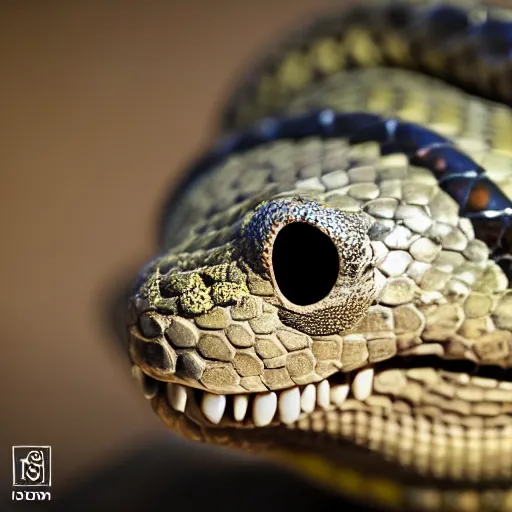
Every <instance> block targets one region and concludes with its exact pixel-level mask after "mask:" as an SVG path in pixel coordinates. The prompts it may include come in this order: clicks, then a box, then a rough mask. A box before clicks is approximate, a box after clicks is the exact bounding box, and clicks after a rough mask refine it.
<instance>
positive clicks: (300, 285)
mask: <svg viewBox="0 0 512 512" xmlns="http://www.w3.org/2000/svg"><path fill="white" fill-rule="evenodd" d="M272 265H273V269H274V276H275V279H276V283H277V286H278V287H279V290H280V291H281V293H282V294H283V295H284V297H285V298H286V299H287V300H289V301H290V302H292V303H293V304H296V305H298V306H307V305H310V304H315V303H316V302H318V301H320V300H322V299H323V298H325V297H326V296H327V295H329V293H330V291H331V290H332V288H333V286H334V284H335V283H336V280H337V279H338V274H339V271H340V261H339V256H338V250H337V249H336V246H335V245H334V243H333V241H332V240H331V239H330V238H329V237H328V236H327V235H326V234H325V233H323V232H322V231H320V230H319V229H318V228H316V227H315V226H312V225H311V224H307V223H305V222H292V223H290V224H287V225H286V226H285V227H284V228H282V229H281V230H280V231H279V233H278V234H277V236H276V239H275V240H274V245H273V248H272Z"/></svg>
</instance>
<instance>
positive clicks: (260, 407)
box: [252, 392, 277, 427]
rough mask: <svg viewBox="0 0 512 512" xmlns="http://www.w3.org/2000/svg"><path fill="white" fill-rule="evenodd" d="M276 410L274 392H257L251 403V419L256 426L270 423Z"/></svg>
mask: <svg viewBox="0 0 512 512" xmlns="http://www.w3.org/2000/svg"><path fill="white" fill-rule="evenodd" d="M276 410H277V395H276V394H275V393H274V392H270V393H264V394H263V393H262V394H258V395H256V396H255V397H254V402H253V404H252V419H253V421H254V424H255V425H256V426H257V427H265V426H267V425H269V424H270V422H271V421H272V419H273V418H274V414H275V413H276Z"/></svg>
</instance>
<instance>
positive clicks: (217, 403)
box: [201, 393, 226, 424]
mask: <svg viewBox="0 0 512 512" xmlns="http://www.w3.org/2000/svg"><path fill="white" fill-rule="evenodd" d="M201 410H202V411H203V414H204V415H205V416H206V418H208V419H209V420H210V421H211V422H212V423H215V424H217V423H219V422H220V420H221V419H222V416H223V414H224V411H225V410H226V395H212V394H211V393H204V395H203V400H202V401H201Z"/></svg>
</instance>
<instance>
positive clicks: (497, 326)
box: [127, 3, 512, 510]
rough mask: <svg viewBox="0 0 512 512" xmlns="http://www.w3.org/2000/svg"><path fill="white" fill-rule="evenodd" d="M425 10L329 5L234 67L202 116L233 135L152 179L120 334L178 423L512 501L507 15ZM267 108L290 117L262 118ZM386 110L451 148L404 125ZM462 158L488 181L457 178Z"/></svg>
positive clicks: (362, 488)
mask: <svg viewBox="0 0 512 512" xmlns="http://www.w3.org/2000/svg"><path fill="white" fill-rule="evenodd" d="M365 5H366V3H365ZM432 12H433V11H432V10H429V8H428V7H426V6H422V5H420V6H414V7H413V6H412V5H401V6H399V7H396V5H395V7H393V8H392V7H390V6H389V5H388V4H385V5H384V4H383V5H381V4H377V5H374V6H373V5H372V6H366V7H364V8H359V9H358V8H356V9H354V10H352V11H347V12H345V13H341V14H336V15H335V16H332V15H331V16H330V17H329V18H327V19H326V21H325V20H324V21H322V22H317V23H314V24H312V25H310V26H309V28H307V29H306V30H304V31H302V32H300V33H299V34H297V35H295V36H294V37H291V38H289V40H287V41H285V42H284V43H283V44H282V45H281V46H280V47H278V48H277V50H274V51H273V54H272V55H271V56H270V57H269V58H268V59H267V60H265V61H263V62H262V64H261V65H260V66H259V67H258V68H257V69H255V70H254V71H253V73H251V74H250V76H249V78H248V79H247V81H246V83H244V84H242V85H241V87H240V90H239V91H238V92H237V94H235V95H234V97H233V100H232V102H231V104H230V105H229V108H228V109H227V112H226V116H225V128H226V129H232V128H237V129H247V130H248V132H247V133H250V134H251V137H250V138H248V137H247V136H245V138H244V136H242V137H241V138H240V137H239V138H238V139H237V138H236V136H235V137H234V138H231V139H227V141H226V142H224V144H223V145H222V144H221V146H220V149H217V150H216V152H215V151H214V153H213V156H214V157H215V158H216V159H215V161H212V160H210V164H209V165H207V164H205V163H204V162H203V163H202V164H200V165H198V166H196V168H195V170H192V171H191V174H190V178H189V180H188V181H187V182H186V183H185V184H184V185H183V186H182V187H181V188H180V189H179V190H178V192H177V193H176V194H175V196H174V197H173V198H172V199H171V200H169V206H168V209H167V213H166V216H165V219H164V223H163V226H162V246H161V251H160V255H159V256H158V257H157V258H155V259H154V260H153V261H151V262H150V263H149V264H148V265H147V266H146V267H145V268H144V269H143V271H141V273H140V275H139V278H138V281H137V285H136V286H135V289H134V292H133V296H132V299H131V301H130V308H129V315H128V321H127V323H128V329H129V340H130V342H129V350H130V357H131V359H132V361H133V363H134V375H135V376H137V377H138V378H139V379H140V381H141V383H142V385H143V389H144V393H145V395H146V396H147V397H148V398H149V399H151V402H152V405H153V408H154V409H155V411H156V412H157V414H158V415H159V416H160V417H161V418H162V420H163V421H164V422H165V423H166V424H167V425H168V426H169V427H170V428H172V429H173V430H176V431H178V432H180V433H181V434H183V435H184V436H186V437H189V438H191V439H195V440H200V441H206V442H213V443H218V444H224V445H228V446H233V447H237V448H242V449H247V450H255V451H261V450H266V451H268V453H269V454H272V455H274V456H276V457H278V458H279V459H282V460H284V461H287V462H291V463H292V464H293V465H294V467H297V468H300V469H301V470H303V471H304V472H305V473H306V474H309V475H310V476H312V477H313V478H316V479H319V480H320V481H322V482H323V483H325V484H327V485H329V486H331V487H335V488H336V489H339V490H340V491H341V492H342V493H346V494H350V495H352V496H354V497H356V498H360V499H365V500H369V501H371V502H373V503H374V504H379V505H381V506H382V507H390V508H395V509H405V510H416V509H418V510H512V485H511V481H512V480H511V479H512V369H510V368H511V361H512V290H511V288H510V282H509V279H510V275H511V274H512V271H511V263H510V257H511V256H510V252H511V249H512V242H511V240H512V234H511V232H512V228H510V227H509V226H508V225H507V224H506V222H507V220H506V219H507V218H509V217H510V215H511V211H510V205H512V203H510V198H512V142H511V140H512V111H511V109H510V108H509V107H508V106H507V105H508V104H510V103H511V102H512V87H510V83H511V81H510V80H511V77H512V61H511V60H510V59H511V58H510V55H512V52H511V50H512V42H510V40H508V42H507V41H506V40H505V39H506V38H504V37H501V36H499V35H500V34H501V33H502V32H503V31H504V30H505V29H507V30H508V34H511V33H512V25H506V24H505V23H504V22H503V24H502V25H499V26H496V25H491V24H490V22H487V24H485V23H484V24H483V25H480V27H484V28H485V27H486V29H484V30H480V32H478V30H477V29H476V28H475V27H477V26H478V24H479V23H482V19H484V18H483V14H485V13H486V12H487V11H485V10H483V9H479V10H475V9H474V10H473V11H468V12H465V11H462V10H458V11H450V12H448V11H444V12H441V13H439V11H438V12H437V14H435V15H433V14H432ZM425 13H427V14H428V15H429V16H430V17H431V18H430V19H431V20H432V19H435V23H434V22H432V21H430V22H429V21H428V19H427V18H425V16H426V14H425ZM454 13H456V15H454ZM495 15H496V16H499V19H502V20H504V19H506V17H507V16H510V15H509V14H508V13H507V12H506V11H499V12H498V11H496V12H495ZM462 18H463V19H465V20H469V21H468V26H463V27H461V23H460V20H461V19H462ZM489 27H490V28H489ZM504 27H505V28H504ZM491 29H492V30H491ZM500 30H501V31H502V32H500ZM505 32H506V30H505ZM475 34H479V35H478V37H477V36H475ZM492 34H494V35H492ZM496 34H498V35H496ZM504 41H505V42H504ZM491 43H492V44H491ZM498 43H500V44H498ZM505 43H506V44H508V47H506V48H505V49H504V48H503V45H504V44H505ZM500 45H501V46H500ZM505 50H506V51H505ZM491 57H492V58H491ZM498 57H499V58H498ZM399 68H402V69H399ZM420 72H421V73H420ZM462 89H465V90H466V91H470V92H471V93H472V95H470V94H468V93H467V92H463V91H462ZM477 94H478V95H479V96H477ZM480 96H481V97H480ZM484 98H485V99H484ZM498 102H500V103H498ZM319 109H320V110H319ZM321 109H328V110H324V111H323V113H319V114H311V116H313V117H311V116H310V117H307V116H308V115H309V114H308V113H311V112H315V111H318V112H322V111H321ZM338 113H340V114H342V113H347V114H350V115H347V116H343V115H338ZM356 113H373V114H379V115H381V116H384V118H385V119H384V120H382V121H378V122H377V125H376V126H378V128H379V129H376V128H374V126H373V125H372V126H371V127H370V128H368V126H366V125H364V127H363V128H361V126H362V125H361V123H363V124H364V123H366V121H365V119H366V118H364V119H363V118H360V117H357V115H358V114H356ZM268 115H273V116H276V119H278V121H276V123H274V124H273V123H269V122H268V121H267V122H264V123H263V124H260V125H259V126H257V127H256V128H247V127H249V126H251V125H252V123H254V122H257V121H258V120H259V119H261V118H263V117H265V116H268ZM290 115H293V116H300V115H304V116H306V117H307V119H306V117H304V118H303V120H302V121H293V123H292V124H290V126H293V127H294V128H293V129H294V130H295V132H294V134H293V136H292V135H290V134H291V133H292V132H290V131H289V132H286V133H287V136H284V135H283V132H284V131H286V130H284V129H283V128H282V126H283V122H284V121H282V119H284V116H290ZM315 116H316V117H315ZM280 119H281V120H280ZM304 119H306V121H304ZM312 119H313V121H312ZM361 119H363V120H362V121H361ZM390 119H391V121H390ZM393 119H396V120H398V124H397V123H396V122H395V121H393ZM318 120H320V121H318ZM356 121H357V123H359V124H358V125H357V126H358V127H356V128H353V129H352V128H350V129H349V128H347V127H348V126H349V125H350V126H352V124H351V123H356ZM313 122H317V123H319V124H318V126H321V127H322V130H323V131H322V130H320V128H319V129H318V130H317V131H315V130H313V131H311V130H310V127H311V126H312V123H313ZM372 122H373V121H372ZM404 122H412V123H416V124H418V125H421V126H422V127H425V129H427V130H431V131H428V132H427V131H423V128H421V129H420V131H419V132H416V131H415V132H414V133H421V134H422V135H421V136H422V137H423V138H424V137H425V136H426V135H425V134H428V136H429V137H430V136H431V135H430V134H432V133H437V134H440V135H442V136H444V137H446V138H448V139H449V140H450V141H451V142H452V143H453V144H454V147H455V150H454V151H451V150H450V151H451V152H450V151H449V152H447V153H436V151H439V144H437V145H436V144H432V143H428V144H424V143H422V144H423V145H419V146H418V145H416V146H415V145H414V144H412V142H411V140H412V139H411V138H407V137H405V138H403V137H402V135H400V134H401V133H405V134H406V135H407V136H409V135H410V134H411V133H413V132H412V131H411V130H412V128H411V127H410V125H406V124H403V123H404ZM301 123H302V124H301ZM308 123H309V124H308ZM357 123H356V124H357ZM374 124H375V123H374ZM286 126H288V125H286ZM298 126H299V127H304V126H307V128H308V130H307V134H306V136H299V135H297V130H298V129H300V130H302V128H297V127H298ZM315 126H317V125H315ZM276 127H277V128H276ZM326 127H327V128H326ZM333 127H338V128H339V127H341V128H339V129H338V128H336V129H335V128H333ZM251 130H252V131H251ZM280 130H281V131H280ZM336 130H338V131H336ZM379 130H380V131H379ZM400 130H403V132H401V131H400ZM292 131H293V130H292ZM320 131H322V133H320ZM278 133H279V134H280V135H276V134H278ZM301 133H302V132H301ZM258 137H259V139H261V140H258V141H256V142H255V141H254V139H258ZM379 137H380V138H379ZM382 137H384V138H382ZM411 137H412V136H411ZM250 140H252V142H250V144H249V143H248V141H250ZM422 140H423V139H422ZM429 140H431V139H429ZM432 140H433V139H432ZM237 141H238V142H237ZM240 141H242V142H240ZM386 141H388V142H387V144H388V146H389V144H390V143H391V142H393V143H396V144H398V149H397V150H396V151H394V152H392V154H383V153H385V151H383V148H384V147H385V146H386ZM404 141H405V142H404ZM237 144H238V146H237ZM411 144H412V146H411ZM395 149H396V148H395ZM440 151H444V146H443V147H442V148H441V149H440ZM219 155H220V156H219ZM433 155H434V156H435V155H438V156H436V158H435V159H434V160H435V161H434V160H432V159H433V158H434V156H433ZM439 155H441V156H439ZM429 159H430V160H429ZM433 161H434V163H432V162H433ZM429 162H430V163H429ZM461 163H463V164H464V165H465V166H466V167H461V165H462V164H461ZM429 166H430V167H429ZM479 166H481V167H482V168H483V169H482V172H483V171H484V170H485V173H484V174H482V176H487V177H489V178H490V179H491V180H492V183H491V182H489V181H487V182H485V186H484V185H483V183H484V182H481V183H480V185H478V184H477V185H475V183H476V179H477V178H475V176H474V172H477V171H476V169H480V168H479ZM429 169H430V170H429ZM431 171H432V172H431ZM478 172H480V171H478ZM443 173H445V174H444V175H445V176H446V175H447V174H449V176H450V177H455V178H456V179H460V178H461V176H462V175H463V176H465V177H466V178H467V180H468V182H471V183H472V184H473V185H472V186H473V188H472V189H471V191H470V193H468V195H467V196H466V197H463V198H461V197H462V196H461V195H460V190H459V189H453V187H452V189H453V190H454V191H455V192H454V193H455V194H459V195H458V196H457V195H455V196H453V197H451V196H450V194H452V191H453V190H452V189H448V188H446V187H447V186H448V187H449V184H448V185H447V181H446V180H445V181H444V182H443V181H439V178H442V177H443ZM472 173H473V174H472ZM494 185H496V187H494ZM493 187H494V188H493ZM454 197H455V198H459V199H458V201H459V202H457V201H456V200H455V199H454ZM493 198H494V199H493ZM497 198H500V199H499V201H498V199H497ZM493 200H494V203H493V202H492V201H493ZM503 205H505V207H503ZM498 207H499V208H498ZM491 210H494V211H495V210H498V212H497V213H495V214H494V216H493V215H491V213H492V212H491ZM482 211H484V212H487V213H485V214H483V215H482V214H481V212H482ZM489 212H491V213H489ZM507 216H508V217H507ZM507 226H508V227H507ZM500 235H501V240H499V239H500ZM498 242H499V243H498ZM315 396H316V401H315ZM308 397H309V398H308ZM311 397H313V399H312V401H311Z"/></svg>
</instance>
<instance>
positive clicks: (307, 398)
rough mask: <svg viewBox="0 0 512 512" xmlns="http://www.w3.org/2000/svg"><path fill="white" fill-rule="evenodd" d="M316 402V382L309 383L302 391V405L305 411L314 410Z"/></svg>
mask: <svg viewBox="0 0 512 512" xmlns="http://www.w3.org/2000/svg"><path fill="white" fill-rule="evenodd" d="M315 404H316V388H315V385H314V384H308V385H307V386H306V387H305V388H304V390H303V391H302V396H301V397H300V406H301V408H302V410H303V411H304V412H307V413H309V412H313V411H314V410H315Z"/></svg>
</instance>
